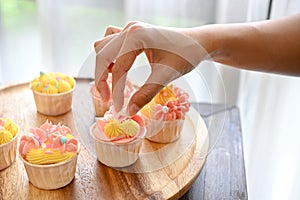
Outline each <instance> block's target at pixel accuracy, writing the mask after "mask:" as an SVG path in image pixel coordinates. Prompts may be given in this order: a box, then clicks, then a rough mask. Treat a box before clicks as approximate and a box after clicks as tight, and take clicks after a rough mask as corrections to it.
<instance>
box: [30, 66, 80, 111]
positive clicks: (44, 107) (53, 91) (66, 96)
mask: <svg viewBox="0 0 300 200" xmlns="http://www.w3.org/2000/svg"><path fill="white" fill-rule="evenodd" d="M75 85H76V81H75V79H74V78H73V77H72V76H69V75H65V74H63V73H59V72H57V73H44V72H41V73H40V76H39V77H36V78H34V79H33V80H32V81H31V83H30V88H31V90H32V92H33V96H34V100H35V104H36V108H37V111H38V112H40V113H42V114H45V115H51V116H56V115H61V114H64V113H66V112H68V111H69V110H71V108H72V96H73V91H74V87H75Z"/></svg>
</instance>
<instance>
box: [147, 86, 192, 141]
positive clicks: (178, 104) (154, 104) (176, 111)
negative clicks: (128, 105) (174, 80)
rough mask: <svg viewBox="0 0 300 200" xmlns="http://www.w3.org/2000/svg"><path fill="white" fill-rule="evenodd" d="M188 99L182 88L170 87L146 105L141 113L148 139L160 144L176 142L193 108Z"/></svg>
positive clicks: (165, 88)
mask: <svg viewBox="0 0 300 200" xmlns="http://www.w3.org/2000/svg"><path fill="white" fill-rule="evenodd" d="M188 98H189V95H188V93H187V92H185V91H184V90H182V89H181V88H179V87H177V86H174V85H168V86H166V87H164V88H163V89H162V90H161V91H160V92H159V93H158V94H157V95H156V96H155V97H154V98H153V99H152V101H150V102H149V103H148V104H147V105H145V106H144V107H143V108H142V109H141V113H142V116H143V117H144V120H145V124H146V127H147V135H146V138H147V139H149V140H151V141H153V142H158V143H170V142H174V141H176V140H177V139H178V138H179V136H180V132H181V130H182V127H183V123H184V119H185V115H186V112H188V111H189V108H190V106H191V104H190V102H189V101H188Z"/></svg>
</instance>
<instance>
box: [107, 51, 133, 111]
mask: <svg viewBox="0 0 300 200" xmlns="http://www.w3.org/2000/svg"><path fill="white" fill-rule="evenodd" d="M137 55H138V52H137V51H131V52H128V53H126V54H123V55H121V56H120V57H118V58H117V60H116V62H115V64H114V66H113V68H112V93H113V95H112V97H113V102H114V107H115V110H116V111H117V112H119V111H120V110H121V109H122V107H123V104H124V89H125V85H126V78H127V72H128V71H129V69H130V68H131V66H132V64H133V62H134V61H135V59H136V57H137Z"/></svg>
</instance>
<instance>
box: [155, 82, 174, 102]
mask: <svg viewBox="0 0 300 200" xmlns="http://www.w3.org/2000/svg"><path fill="white" fill-rule="evenodd" d="M168 100H171V101H175V100H176V95H175V94H174V92H173V87H172V86H167V87H164V88H163V89H162V90H161V91H160V92H159V93H157V95H156V96H155V97H154V98H153V101H154V102H155V103H157V104H160V105H162V106H163V105H164V104H165V103H166V102H167V101H168Z"/></svg>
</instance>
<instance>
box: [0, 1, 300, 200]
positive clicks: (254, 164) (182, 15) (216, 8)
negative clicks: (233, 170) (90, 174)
mask: <svg viewBox="0 0 300 200" xmlns="http://www.w3.org/2000/svg"><path fill="white" fill-rule="evenodd" d="M298 12H300V0H164V1H161V0H152V1H149V0H148V1H147V0H110V1H105V0H72V1H71V0H0V84H11V83H17V82H24V81H29V80H31V79H32V78H33V77H34V76H37V75H39V72H40V71H60V72H63V73H67V74H70V75H73V76H77V75H78V74H79V72H80V70H81V67H82V65H83V63H85V67H89V66H88V64H87V63H88V62H86V60H87V58H88V57H89V55H91V53H92V52H93V42H94V41H95V40H96V39H98V38H101V37H102V36H103V34H104V32H105V28H106V27H107V26H108V25H111V24H112V25H116V26H120V27H122V26H124V25H125V24H126V23H128V22H129V21H132V20H139V21H144V22H148V23H152V24H156V25H165V26H176V27H192V26H200V25H205V24H212V23H239V22H246V21H258V20H265V19H272V18H278V17H281V16H285V15H290V14H294V13H298ZM299 23H300V22H299ZM299 25H300V24H299ZM283 31H284V30H283ZM211 65H213V66H214V67H213V68H212V67H211ZM90 67H91V70H87V71H90V72H91V73H90V75H91V76H92V74H93V69H94V66H92V64H91V66H90ZM199 70H200V71H201V74H202V76H203V77H204V78H205V84H207V85H208V88H209V91H208V92H209V94H207V93H208V92H203V93H202V92H201V91H202V90H201V89H202V86H201V85H200V84H199V85H195V89H196V90H198V91H200V92H199V94H198V95H197V98H196V100H197V101H201V102H210V103H226V104H230V105H238V106H239V108H240V114H241V123H242V133H243V140H244V141H243V142H244V154H245V165H246V175H247V185H248V194H249V199H264V200H265V199H272V200H273V199H300V191H299V188H300V180H299V179H298V178H297V177H300V171H299V170H298V169H299V168H300V156H299V155H300V145H299V143H300V123H299V114H300V105H299V102H300V95H299V88H300V79H299V78H295V77H287V76H280V75H271V74H264V73H257V72H249V71H243V70H237V69H233V68H232V67H230V66H222V65H217V64H215V63H211V62H203V63H202V64H201V67H200V68H199ZM191 76H193V74H192V75H191ZM198 86H199V87H198ZM224 92H225V93H224ZM0 104H1V103H0ZM220 164H221V163H220ZM220 198H221V197H220Z"/></svg>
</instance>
